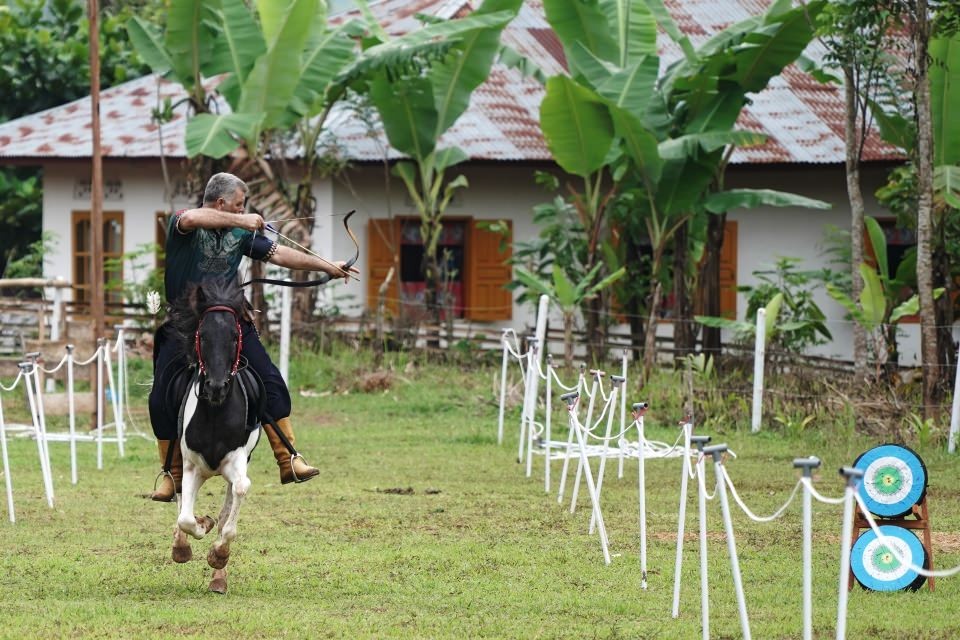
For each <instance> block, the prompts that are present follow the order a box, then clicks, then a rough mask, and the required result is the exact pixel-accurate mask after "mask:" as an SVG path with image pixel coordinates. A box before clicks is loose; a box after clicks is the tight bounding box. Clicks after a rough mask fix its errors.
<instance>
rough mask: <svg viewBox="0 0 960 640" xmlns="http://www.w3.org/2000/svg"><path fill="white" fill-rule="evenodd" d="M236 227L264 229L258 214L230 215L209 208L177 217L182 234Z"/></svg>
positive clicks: (191, 211) (190, 210)
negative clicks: (197, 230)
mask: <svg viewBox="0 0 960 640" xmlns="http://www.w3.org/2000/svg"><path fill="white" fill-rule="evenodd" d="M234 227H239V228H240V229H246V230H247V231H257V230H258V229H262V228H263V218H262V217H260V215H258V214H256V213H230V212H228V211H220V210H219V209H211V208H209V207H201V208H200V209H188V210H186V211H184V212H183V213H181V214H180V215H179V216H177V230H178V231H179V232H180V233H189V232H191V231H193V230H194V229H232V228H234Z"/></svg>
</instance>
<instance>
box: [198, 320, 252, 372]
mask: <svg viewBox="0 0 960 640" xmlns="http://www.w3.org/2000/svg"><path fill="white" fill-rule="evenodd" d="M211 311H223V312H227V313H231V314H233V321H234V323H235V324H236V326H237V353H236V355H235V356H234V358H233V367H231V369H230V377H234V376H236V375H237V369H238V368H239V367H240V352H241V351H242V350H243V329H242V328H241V327H240V316H239V315H237V312H236V311H235V310H234V309H233V308H232V307H228V306H226V305H222V304H218V305H215V306H212V307H210V308H208V309H205V310H204V311H203V313H202V314H201V315H200V322H198V323H197V332H196V333H195V334H194V336H193V349H194V351H196V354H197V364H198V365H199V367H200V375H203V374H204V373H206V370H207V368H206V365H205V364H204V363H203V354H202V353H201V352H200V327H202V326H203V319H204V318H206V316H207V314H208V313H210V312H211Z"/></svg>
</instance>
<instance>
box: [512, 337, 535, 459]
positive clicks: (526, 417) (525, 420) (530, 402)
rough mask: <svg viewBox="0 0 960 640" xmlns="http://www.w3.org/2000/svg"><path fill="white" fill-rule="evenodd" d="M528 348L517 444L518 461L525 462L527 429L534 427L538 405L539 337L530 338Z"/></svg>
mask: <svg viewBox="0 0 960 640" xmlns="http://www.w3.org/2000/svg"><path fill="white" fill-rule="evenodd" d="M529 341H530V348H529V349H528V350H527V376H526V382H525V383H524V388H523V410H522V413H521V415H520V438H519V440H520V442H519V443H518V444H517V462H523V450H524V447H525V446H526V440H527V430H528V429H531V430H532V429H533V415H534V412H535V407H536V406H537V381H538V380H539V378H540V375H539V373H538V372H537V361H536V357H537V353H536V352H537V339H536V338H530V339H529Z"/></svg>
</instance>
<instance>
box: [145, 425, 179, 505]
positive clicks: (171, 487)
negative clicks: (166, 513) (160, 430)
mask: <svg viewBox="0 0 960 640" xmlns="http://www.w3.org/2000/svg"><path fill="white" fill-rule="evenodd" d="M171 445H172V446H173V460H172V461H171V462H170V475H167V474H163V476H162V478H161V480H160V486H159V487H157V489H156V491H154V492H153V493H152V494H151V495H150V499H151V500H156V501H157V502H173V501H174V500H175V499H176V497H177V494H178V493H180V482H181V481H182V480H183V454H181V453H180V441H179V440H157V451H159V452H160V466H161V467H163V466H164V465H166V464H167V452H168V451H169V450H170V446H171ZM170 476H173V477H172V478H171V477H170Z"/></svg>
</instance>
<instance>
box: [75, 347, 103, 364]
mask: <svg viewBox="0 0 960 640" xmlns="http://www.w3.org/2000/svg"><path fill="white" fill-rule="evenodd" d="M102 349H103V347H97V350H96V351H94V352H93V355H92V356H90V357H89V358H87V359H86V360H82V361H81V360H74V361H73V364H75V365H77V366H78V367H82V366H84V365H88V364H90V363H91V362H93V361H94V360H96V359H97V356H98V355H100V351H101V350H102Z"/></svg>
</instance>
